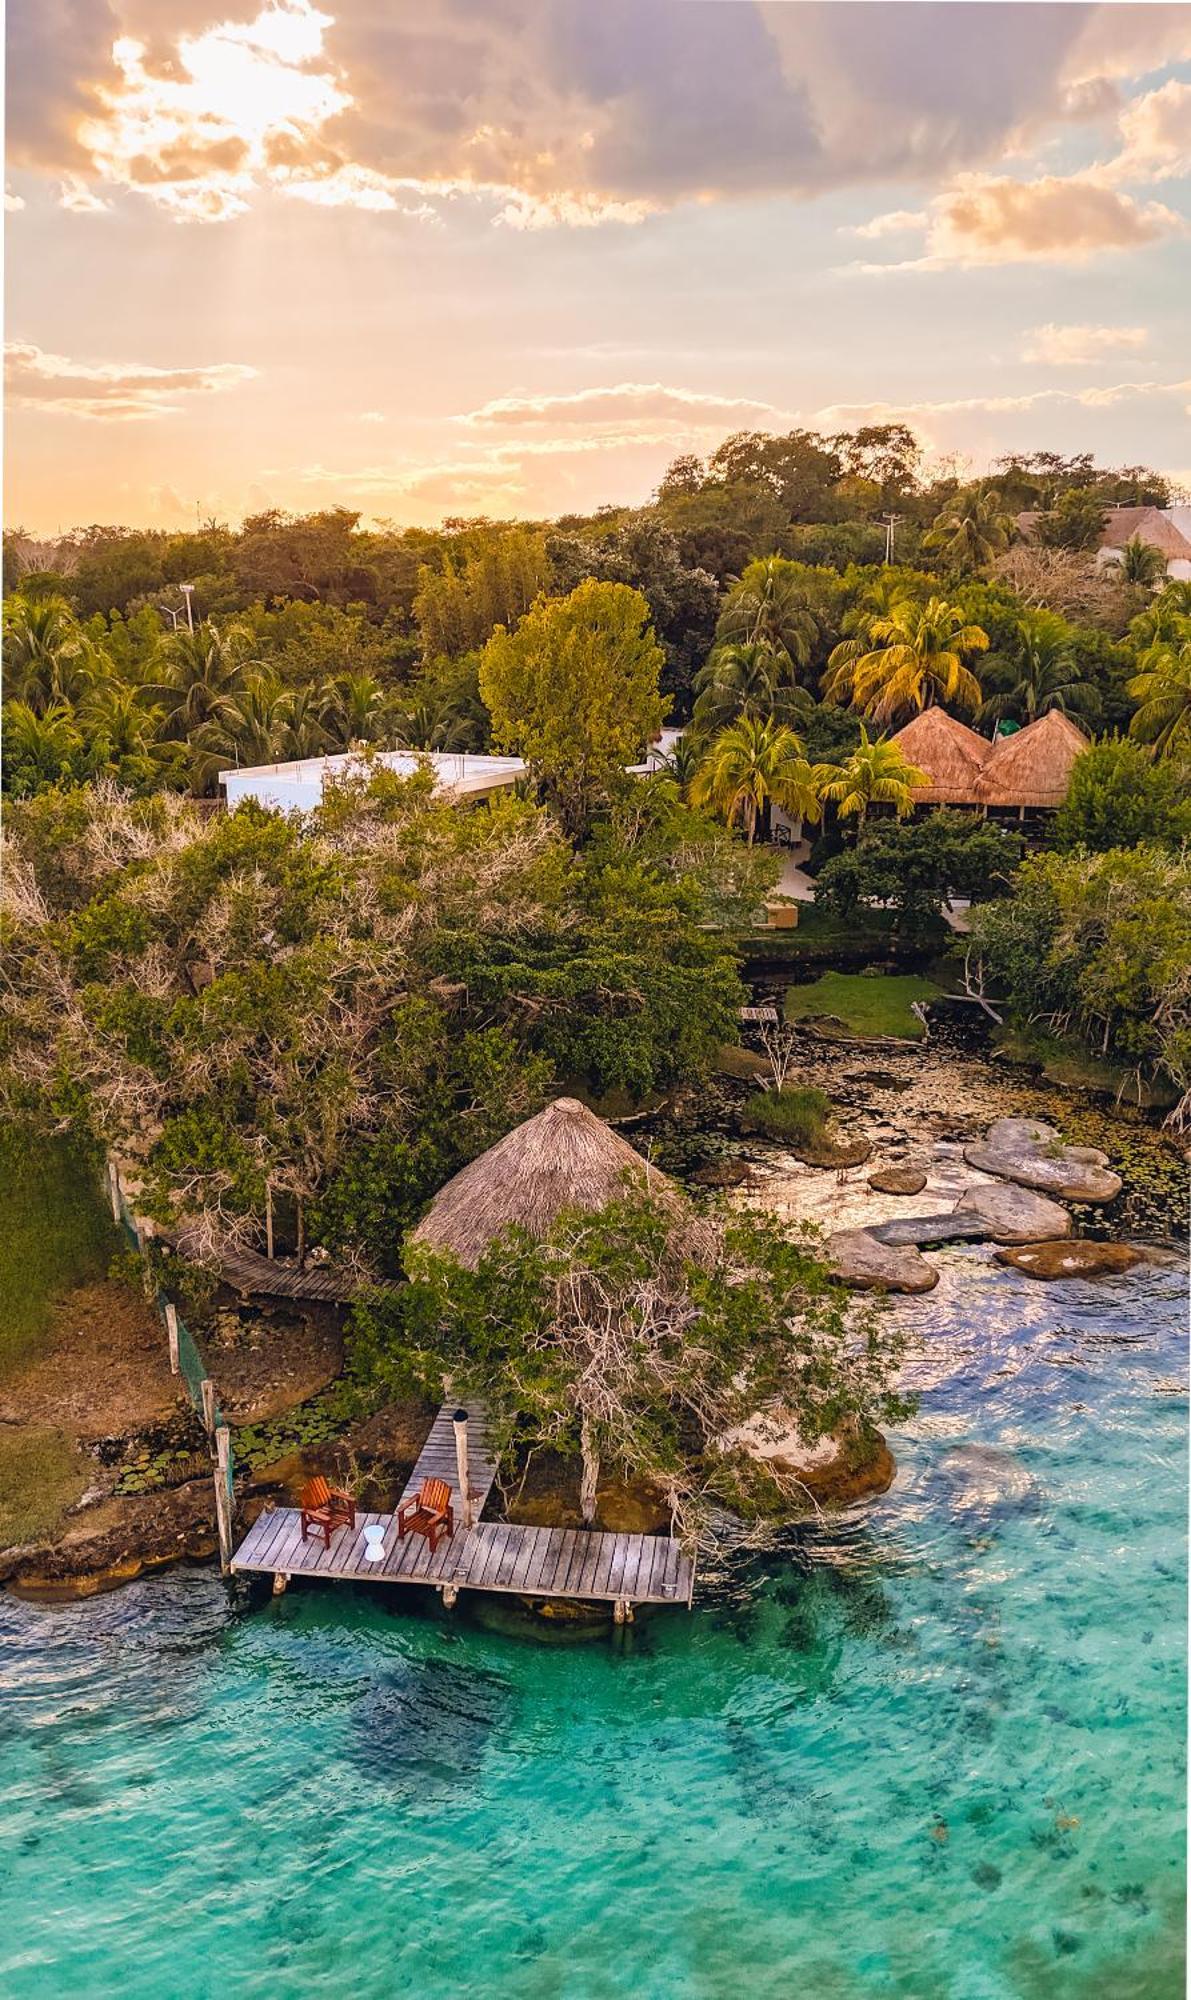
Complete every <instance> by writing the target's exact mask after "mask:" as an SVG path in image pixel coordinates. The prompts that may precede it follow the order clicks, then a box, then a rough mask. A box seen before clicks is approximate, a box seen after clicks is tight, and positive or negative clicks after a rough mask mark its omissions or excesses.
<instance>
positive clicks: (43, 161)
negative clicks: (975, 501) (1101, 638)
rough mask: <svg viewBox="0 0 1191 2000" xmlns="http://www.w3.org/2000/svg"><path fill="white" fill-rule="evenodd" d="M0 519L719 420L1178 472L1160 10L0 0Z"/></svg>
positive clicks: (579, 448) (500, 492) (468, 471)
mask: <svg viewBox="0 0 1191 2000" xmlns="http://www.w3.org/2000/svg"><path fill="white" fill-rule="evenodd" d="M8 44H9V47H8V162H7V197H8V198H7V215H6V235H7V262H6V270H7V312H6V339H7V387H8V396H7V463H6V508H7V519H8V522H9V523H10V524H11V525H16V524H18V523H19V524H21V525H23V526H25V527H27V528H29V529H31V530H34V531H37V532H42V533H46V532H54V531H57V530H59V529H68V528H71V527H74V526H78V525H82V524H85V523H88V522H92V521H111V522H122V523H128V524H133V525H146V524H150V525H154V524H155V525H161V526H167V527H174V526H179V525H182V524H185V523H188V522H193V521H194V519H195V517H196V514H197V515H199V516H201V517H204V518H205V517H206V516H208V515H212V514H214V515H216V516H218V517H220V518H222V519H225V520H229V521H233V522H234V521H237V520H239V518H240V517H241V516H242V515H243V514H245V513H246V512H252V511H255V510H257V509H259V508H262V507H266V506H280V507H287V508H294V509H306V508H312V507H316V506H324V505H329V504H337V503H341V504H343V505H347V506H351V507H354V508H359V509H360V510H361V511H362V512H363V514H364V515H365V516H366V517H368V518H372V519H375V518H391V519H393V520H396V521H398V522H400V523H403V524H404V523H415V522H424V523H429V522H435V521H438V520H440V519H441V518H442V517H443V516H444V515H450V514H478V513H487V514H491V515H512V514H521V515H541V514H552V513H558V512H561V511H564V510H570V509H589V508H591V507H592V506H594V505H597V504H599V503H600V502H603V501H641V500H644V499H646V498H647V497H648V495H649V493H650V491H651V489H652V487H653V486H654V484H655V483H656V481H657V478H658V476H659V475H660V473H661V472H662V470H663V469H664V467H665V466H666V464H667V463H668V462H669V460H670V459H671V458H672V457H674V456H675V455H676V454H677V453H678V452H680V451H687V450H694V451H700V452H701V451H705V450H708V449H710V448H712V447H714V445H715V444H716V443H717V442H718V441H719V440H720V438H722V437H723V436H724V435H725V434H726V433H727V432H729V431H732V430H739V429H744V428H751V429H788V428H789V427H790V426H791V425H793V424H795V423H806V424H810V425H814V426H820V427H823V428H826V429H829V430H830V429H838V428H842V427H845V426H850V425H853V424H855V423H857V422H863V421H869V420H878V419H880V418H882V417H884V416H886V415H889V416H898V417H904V418H905V419H906V420H908V421H909V422H911V423H912V424H913V425H914V426H915V428H916V429H917V430H918V431H919V433H920V435H921V436H922V437H923V438H924V440H925V441H926V442H927V444H928V446H929V447H930V449H931V450H932V452H934V453H936V454H938V455H940V456H942V455H947V454H952V453H958V454H961V455H962V456H963V458H964V459H965V461H966V462H967V464H968V466H969V467H970V468H971V469H972V470H973V471H977V472H978V471H980V470H982V469H983V468H984V467H985V466H987V465H988V464H989V463H990V461H991V460H992V459H993V458H995V457H996V456H997V455H998V454H1000V453H1002V452H1005V451H1009V450H1013V449H1017V448H1047V449H1054V450H1059V451H1076V450H1083V449H1086V450H1091V451H1094V452H1095V453H1096V454H1097V456H1098V457H1099V458H1100V459H1101V460H1103V461H1106V462H1112V463H1132V462H1139V461H1140V462H1145V463H1149V464H1153V465H1157V466H1159V467H1161V468H1162V469H1164V470H1167V471H1169V472H1172V473H1174V474H1175V475H1176V476H1178V477H1180V478H1182V479H1186V480H1191V436H1189V427H1188V404H1189V402H1191V350H1189V345H1188V341H1187V338H1186V317H1187V316H1186V301H1187V297H1188V186H1187V176H1188V173H1189V172H1191V7H1188V6H1174V7H1158V6H1145V5H1142V6H1125V5H1117V6H1082V5H1077V4H1075V5H1050V4H1042V5H1016V6H986V5H982V4H967V3H966V0H958V4H946V5H903V4H896V5H895V4H883V5H870V4H867V3H866V0H857V4H847V0H837V4H834V5H820V4H817V0H805V4H803V0H788V4H761V5H758V4H753V0H325V4H323V5H322V6H318V7H316V6H315V5H313V4H311V0H240V3H238V0H222V4H221V0H9V6H8Z"/></svg>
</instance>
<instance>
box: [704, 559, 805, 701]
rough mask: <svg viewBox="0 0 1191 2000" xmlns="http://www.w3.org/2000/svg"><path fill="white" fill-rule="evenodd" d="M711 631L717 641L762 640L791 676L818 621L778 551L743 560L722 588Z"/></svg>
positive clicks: (752, 643) (802, 664)
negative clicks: (722, 596)
mask: <svg viewBox="0 0 1191 2000" xmlns="http://www.w3.org/2000/svg"><path fill="white" fill-rule="evenodd" d="M715 636H716V640H717V643H729V642H731V643H737V644H740V645H744V646H756V645H764V646H768V648H769V649H770V652H771V653H772V654H774V655H775V656H776V657H777V658H778V659H780V661H781V664H782V669H783V671H784V672H785V673H786V674H787V675H788V677H789V679H790V680H791V681H793V680H794V679H795V678H796V675H797V671H798V669H799V668H800V667H805V666H806V665H807V664H808V663H809V661H810V658H811V654H812V653H813V651H814V648H815V645H816V643H817V641H818V638H819V621H818V619H817V618H816V616H815V613H814V611H813V610H812V609H811V606H810V603H809V601H808V599H807V594H806V590H805V588H804V586H803V584H802V583H801V581H800V580H799V578H798V576H797V575H796V574H795V566H794V564H793V563H791V562H789V561H788V560H787V559H786V558H785V557H784V556H762V557H760V558H759V559H758V560H757V561H756V562H751V563H749V565H748V567H747V569H745V570H744V572H743V574H742V575H740V576H738V577H737V578H736V579H735V581H734V583H733V585H732V588H731V589H730V591H729V592H728V596H727V599H726V601H725V604H724V608H723V610H722V612H721V613H720V617H719V623H718V624H717V626H716V628H715Z"/></svg>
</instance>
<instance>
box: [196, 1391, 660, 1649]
mask: <svg viewBox="0 0 1191 2000" xmlns="http://www.w3.org/2000/svg"><path fill="white" fill-rule="evenodd" d="M469 1415H470V1423H469V1428H468V1486H469V1488H470V1490H471V1498H472V1511H473V1518H475V1521H476V1525H475V1526H474V1527H472V1528H468V1529H465V1528H463V1527H461V1526H457V1527H456V1529H455V1533H454V1534H453V1535H452V1536H451V1537H450V1538H449V1540H446V1541H443V1542H440V1543H439V1546H438V1548H437V1549H436V1550H435V1552H434V1553H433V1555H432V1554H431V1552H430V1544H429V1542H427V1541H426V1540H425V1539H424V1537H422V1536H420V1535H419V1536H407V1537H406V1538H405V1540H404V1541H400V1540H398V1537H397V1523H396V1517H395V1515H393V1514H357V1516H356V1526H355V1530H354V1532H352V1531H351V1530H349V1529H347V1528H341V1529H340V1531H339V1533H338V1534H336V1535H333V1536H332V1538H331V1546H330V1548H329V1549H328V1548H324V1546H323V1544H322V1542H321V1540H314V1539H311V1540H309V1541H306V1542H304V1541H303V1540H302V1522H301V1515H300V1513H299V1511H298V1509H297V1508H296V1507H277V1508H275V1509H273V1511H271V1512H269V1513H265V1514H262V1515H261V1516H260V1517H259V1519H258V1520H257V1521H256V1522H255V1523H254V1524H253V1526H252V1527H251V1528H250V1529H249V1531H248V1533H247V1535H246V1536H245V1537H244V1540H243V1541H242V1542H241V1544H240V1546H239V1548H238V1549H237V1550H236V1552H235V1554H234V1555H233V1557H232V1565H231V1566H232V1568H233V1570H239V1571H255V1572H264V1573H266V1574H269V1573H271V1574H272V1575H274V1576H281V1577H286V1578H289V1577H291V1576H316V1577H343V1578H346V1579H350V1580H353V1581H357V1582H361V1583H421V1584H429V1585H430V1586H431V1587H432V1588H434V1589H437V1590H440V1591H441V1592H442V1593H443V1596H444V1598H445V1599H446V1600H447V1601H448V1602H450V1603H454V1601H455V1597H456V1595H457V1593H458V1592H459V1591H460V1590H463V1589H467V1590H496V1591H507V1592H512V1593H514V1594H515V1595H517V1596H521V1597H576V1598H587V1599H596V1600H601V1601H603V1600H607V1601H610V1602H612V1603H615V1604H616V1605H617V1607H618V1615H619V1611H620V1607H628V1606H630V1605H633V1604H689V1603H690V1601H691V1596H692V1593H693V1591H694V1587H695V1565H694V1562H693V1560H692V1558H691V1557H690V1556H688V1555H684V1554H683V1552H682V1550H681V1549H680V1547H679V1544H678V1543H677V1542H676V1541H674V1540H673V1539H672V1538H671V1537H670V1536H668V1535H614V1534H605V1533H601V1532H597V1531H596V1530H595V1529H587V1528H525V1527H518V1526H515V1525H513V1524H512V1523H511V1522H507V1521H481V1520H480V1519H479V1518H478V1516H479V1514H480V1511H481V1509H482V1508H483V1505H484V1502H485V1501H486V1500H487V1498H488V1495H489V1493H490V1492H491V1490H492V1484H493V1481H494V1480H495V1478H496V1465H495V1462H494V1461H493V1460H492V1459H491V1458H490V1457H489V1455H488V1452H487V1450H486V1445H485V1436H484V1418H483V1412H482V1411H479V1410H477V1409H476V1408H475V1406H474V1405H473V1406H471V1407H470V1410H469ZM451 1418H452V1406H451V1405H449V1404H448V1405H445V1406H444V1407H443V1408H442V1409H441V1410H440V1411H439V1413H438V1415H437V1417H436V1418H435V1420H434V1423H433V1424H432V1425H431V1428H430V1435H429V1437H428V1438H427V1439H426V1442H425V1444H424V1445H423V1447H422V1451H421V1453H420V1455H419V1458H418V1462H417V1464H416V1465H415V1467H414V1469H413V1472H412V1474H411V1475H410V1480H409V1484H408V1485H407V1486H406V1488H405V1492H404V1493H403V1494H402V1499H403V1500H404V1499H406V1498H408V1497H412V1495H413V1494H414V1493H416V1491H417V1489H418V1487H419V1486H420V1485H421V1483H422V1481H423V1479H445V1480H446V1481H447V1483H448V1484H449V1485H450V1487H451V1489H452V1492H453V1494H455V1495H456V1496H457V1494H458V1474H457V1470H456V1464H455V1435H454V1427H453V1425H452V1421H451ZM372 1526H379V1527H383V1528H384V1530H385V1535H384V1541H383V1543H382V1548H383V1551H384V1554H383V1559H382V1560H381V1561H380V1562H367V1561H366V1560H365V1555H364V1551H365V1548H366V1546H367V1544H366V1542H365V1537H364V1530H365V1528H368V1527H372Z"/></svg>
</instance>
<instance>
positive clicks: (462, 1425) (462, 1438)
mask: <svg viewBox="0 0 1191 2000" xmlns="http://www.w3.org/2000/svg"><path fill="white" fill-rule="evenodd" d="M451 1421H452V1423H453V1424H454V1426H455V1470H456V1472H457V1473H458V1474H459V1523H460V1526H461V1527H463V1528H470V1527H471V1525H472V1519H471V1488H470V1487H469V1485H468V1463H467V1411H466V1410H456V1412H455V1415H454V1417H453V1418H452V1419H451Z"/></svg>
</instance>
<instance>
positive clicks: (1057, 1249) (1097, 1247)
mask: <svg viewBox="0 0 1191 2000" xmlns="http://www.w3.org/2000/svg"><path fill="white" fill-rule="evenodd" d="M997 1261H998V1262H999V1263H1001V1264H1012V1265H1013V1267H1014V1269H1015V1270H1018V1271H1024V1272H1025V1273H1026V1276H1027V1277H1030V1278H1103V1277H1108V1276H1110V1275H1111V1274H1112V1273H1113V1272H1116V1271H1131V1270H1132V1269H1133V1266H1134V1265H1135V1264H1141V1263H1143V1262H1144V1261H1145V1260H1144V1258H1143V1257H1142V1254H1141V1251H1140V1250H1134V1249H1133V1248H1132V1247H1131V1246H1130V1245H1129V1244H1128V1243H1090V1242H1087V1241H1086V1240H1084V1239H1082V1238H1081V1239H1080V1241H1078V1242H1074V1243H1073V1242H1062V1241H1060V1242H1057V1243H1056V1242H1051V1243H1031V1244H1029V1245H1026V1246H1023V1247H1022V1248H1020V1249H1015V1250H998V1251H997Z"/></svg>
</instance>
